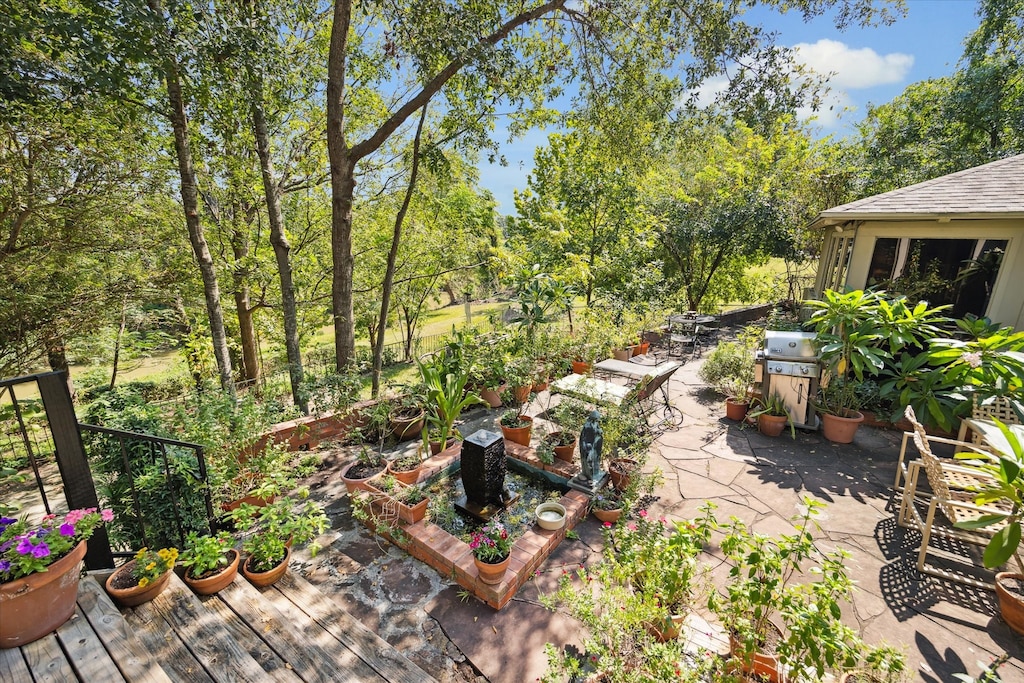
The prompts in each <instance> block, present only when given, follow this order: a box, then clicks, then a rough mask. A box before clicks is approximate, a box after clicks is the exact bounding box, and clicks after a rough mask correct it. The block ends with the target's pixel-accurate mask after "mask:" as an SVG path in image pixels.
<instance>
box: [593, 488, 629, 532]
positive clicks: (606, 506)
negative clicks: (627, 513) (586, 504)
mask: <svg viewBox="0 0 1024 683" xmlns="http://www.w3.org/2000/svg"><path fill="white" fill-rule="evenodd" d="M622 510H623V502H622V496H621V494H619V493H618V492H617V491H615V490H612V491H608V492H605V493H599V494H597V495H596V496H594V497H593V498H592V499H591V501H590V511H591V512H593V513H594V516H595V517H597V518H598V519H599V520H600V521H602V522H604V523H605V524H606V525H607V524H614V523H615V522H617V521H619V516H620V515H622Z"/></svg>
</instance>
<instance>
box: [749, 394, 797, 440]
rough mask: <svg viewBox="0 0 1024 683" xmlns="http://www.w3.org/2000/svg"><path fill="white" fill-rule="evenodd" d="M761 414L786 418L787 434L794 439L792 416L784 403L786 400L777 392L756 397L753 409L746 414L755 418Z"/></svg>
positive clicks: (794, 431) (794, 428) (794, 429)
mask: <svg viewBox="0 0 1024 683" xmlns="http://www.w3.org/2000/svg"><path fill="white" fill-rule="evenodd" d="M761 415H772V416H774V417H784V418H786V424H787V425H789V435H790V436H791V437H793V438H794V439H795V438H796V427H795V426H794V425H793V416H792V415H790V413H789V407H788V406H787V405H786V400H785V399H784V398H782V396H780V395H779V394H774V393H773V394H770V395H768V396H762V397H761V398H759V399H757V405H756V406H755V408H754V410H752V411H750V412H749V413H748V414H747V416H748V417H750V418H753V419H757V418H758V417H759V416H761Z"/></svg>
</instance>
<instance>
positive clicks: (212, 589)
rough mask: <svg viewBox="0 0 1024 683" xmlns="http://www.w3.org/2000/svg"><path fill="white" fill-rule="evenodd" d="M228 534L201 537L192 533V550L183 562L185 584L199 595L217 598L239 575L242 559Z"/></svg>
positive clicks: (190, 543) (188, 548)
mask: <svg viewBox="0 0 1024 683" xmlns="http://www.w3.org/2000/svg"><path fill="white" fill-rule="evenodd" d="M233 546H234V538H232V537H231V534H228V533H223V532H222V533H219V534H217V535H214V536H200V535H199V534H197V533H195V532H194V531H193V532H190V533H189V535H188V546H187V547H186V548H185V552H183V553H182V554H181V557H180V558H179V562H180V564H181V565H182V566H184V567H186V569H185V576H184V578H185V583H187V584H188V585H189V587H190V588H192V590H193V591H195V592H196V593H198V594H199V595H213V594H214V593H216V592H217V591H219V590H221V589H222V588H224V587H226V586H227V585H228V584H230V583H231V582H232V581H234V579H235V576H236V575H237V574H238V560H239V557H240V555H239V554H238V551H237V550H235V549H234V547H233Z"/></svg>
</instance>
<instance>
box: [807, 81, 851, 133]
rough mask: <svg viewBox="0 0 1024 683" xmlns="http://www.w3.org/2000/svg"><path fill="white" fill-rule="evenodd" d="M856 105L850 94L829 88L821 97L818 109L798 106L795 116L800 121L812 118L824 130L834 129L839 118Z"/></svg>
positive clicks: (837, 125) (837, 124)
mask: <svg viewBox="0 0 1024 683" xmlns="http://www.w3.org/2000/svg"><path fill="white" fill-rule="evenodd" d="M855 108H856V105H855V104H854V102H853V100H852V99H851V98H850V96H849V95H848V94H847V93H845V92H843V91H841V90H830V91H829V92H827V93H825V94H824V95H823V96H822V98H821V105H820V106H819V107H818V111H814V110H813V109H811V108H810V107H800V108H798V109H797V110H796V116H797V118H798V119H799V120H801V121H807V120H808V119H810V118H813V119H814V123H816V124H818V125H819V126H821V127H822V128H823V129H825V130H826V131H830V130H835V129H837V128H838V127H839V119H840V117H841V116H843V115H844V114H846V113H847V111H848V110H850V109H855Z"/></svg>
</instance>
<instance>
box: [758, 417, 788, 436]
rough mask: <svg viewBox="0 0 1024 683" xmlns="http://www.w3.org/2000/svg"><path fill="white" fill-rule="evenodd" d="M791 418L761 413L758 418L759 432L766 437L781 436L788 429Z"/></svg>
mask: <svg viewBox="0 0 1024 683" xmlns="http://www.w3.org/2000/svg"><path fill="white" fill-rule="evenodd" d="M787 422H789V418H788V417H786V416H785V415H769V414H767V413H761V414H760V415H758V416H757V431H759V432H761V433H762V434H764V435H765V436H779V435H780V434H782V432H783V431H785V429H786V423H787Z"/></svg>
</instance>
